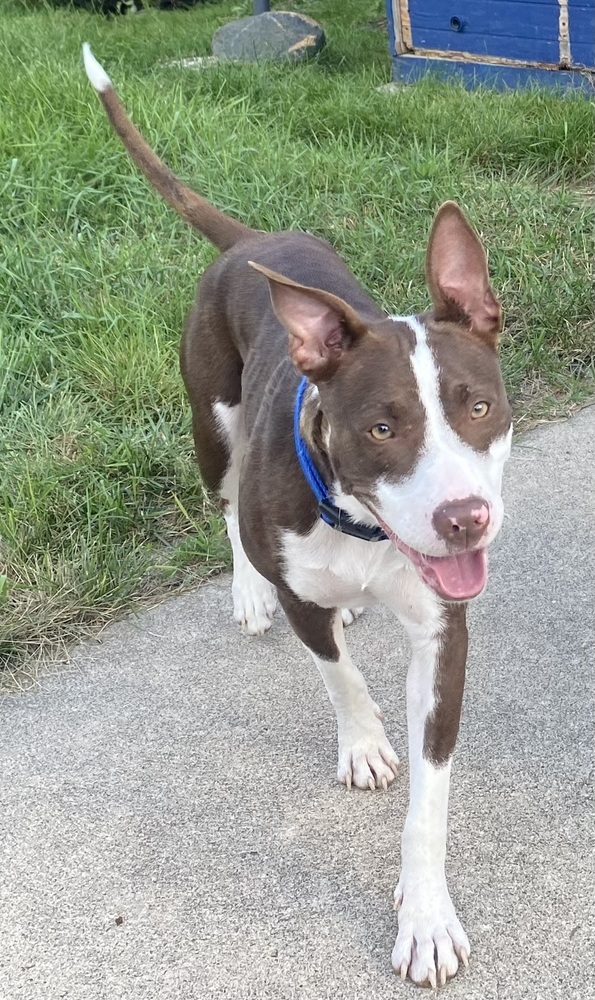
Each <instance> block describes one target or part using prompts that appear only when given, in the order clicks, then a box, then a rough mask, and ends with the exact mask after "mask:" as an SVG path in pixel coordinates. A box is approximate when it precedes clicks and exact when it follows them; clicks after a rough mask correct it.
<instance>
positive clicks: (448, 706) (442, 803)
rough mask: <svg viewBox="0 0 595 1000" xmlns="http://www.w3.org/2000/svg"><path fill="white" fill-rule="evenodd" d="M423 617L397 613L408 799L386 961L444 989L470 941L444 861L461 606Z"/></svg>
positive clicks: (463, 649) (458, 693)
mask: <svg viewBox="0 0 595 1000" xmlns="http://www.w3.org/2000/svg"><path fill="white" fill-rule="evenodd" d="M433 610H434V611H435V612H436V614H435V615H431V616H430V620H432V619H433V624H431V625H429V624H428V621H427V620H424V621H423V623H420V621H419V620H418V621H417V622H415V621H414V620H412V618H411V617H410V616H409V615H402V616H401V617H402V619H403V621H404V622H405V625H406V627H407V630H408V632H409V635H410V638H411V641H412V645H413V659H412V662H411V666H410V668H409V673H408V675H407V727H408V731H409V767H410V799H409V812H408V814H407V819H406V822H405V829H404V831H403V840H402V852H401V877H400V879H399V883H398V885H397V888H396V890H395V905H396V906H397V907H398V908H399V933H398V936H397V940H396V943H395V947H394V950H393V954H392V963H393V966H394V968H395V970H396V971H397V972H399V973H400V974H401V977H402V978H403V979H404V978H406V976H407V975H409V976H410V977H411V979H412V980H413V981H414V982H415V983H418V984H420V985H422V984H425V985H428V984H429V985H431V986H433V987H435V986H436V985H437V983H441V984H444V983H445V982H446V980H447V979H449V978H450V977H451V976H454V975H455V973H456V971H457V969H458V967H459V961H462V962H463V963H464V964H465V965H467V962H468V956H469V951H470V948H469V941H468V939H467V935H466V934H465V932H464V930H463V928H462V927H461V924H460V923H459V920H458V918H457V916H456V913H455V910H454V906H453V904H452V902H451V899H450V895H449V892H448V888H447V885H446V876H445V871H444V864H445V858H446V827H447V814H448V791H449V783H450V771H451V759H452V754H453V751H454V748H455V742H456V738H457V732H458V728H459V719H460V713H461V702H462V697H463V687H464V683H465V662H466V657H467V627H466V622H465V612H466V607H465V605H454V604H452V605H445V606H443V607H439V606H438V607H436V608H435V609H433Z"/></svg>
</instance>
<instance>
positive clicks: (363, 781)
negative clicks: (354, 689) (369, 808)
mask: <svg viewBox="0 0 595 1000" xmlns="http://www.w3.org/2000/svg"><path fill="white" fill-rule="evenodd" d="M372 707H373V713H372V714H371V717H370V718H369V719H368V720H367V721H366V722H365V723H364V724H362V723H361V722H355V721H353V720H350V721H349V722H347V723H346V724H344V725H341V724H340V725H339V766H338V768H337V778H338V779H339V781H340V782H342V783H343V784H344V785H347V788H351V786H352V785H355V787H356V788H364V789H367V788H369V789H370V791H374V789H375V788H383V789H384V790H385V791H386V789H387V788H388V786H389V785H392V783H393V781H394V780H395V776H396V774H397V772H398V768H399V758H398V757H397V755H396V753H395V751H394V750H393V748H392V747H391V745H390V743H389V742H388V740H387V738H386V735H385V733H384V728H383V726H382V723H381V722H380V721H379V716H380V712H379V709H378V706H377V705H374V703H372Z"/></svg>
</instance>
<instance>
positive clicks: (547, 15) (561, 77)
mask: <svg viewBox="0 0 595 1000" xmlns="http://www.w3.org/2000/svg"><path fill="white" fill-rule="evenodd" d="M386 9H387V14H388V22H389V35H390V47H391V55H392V60H393V79H395V80H398V81H403V82H407V81H413V80H417V79H420V77H422V76H425V75H426V74H427V73H437V74H439V75H442V76H448V77H451V78H452V77H460V78H462V79H463V81H464V82H466V83H469V84H471V85H476V84H478V83H488V84H490V85H493V86H498V87H518V86H522V85H527V84H529V85H535V84H538V85H546V86H554V87H555V86H557V87H564V88H568V87H579V88H581V89H586V90H588V91H590V92H591V93H592V94H594V95H595V0H386Z"/></svg>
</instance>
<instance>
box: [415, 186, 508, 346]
mask: <svg viewBox="0 0 595 1000" xmlns="http://www.w3.org/2000/svg"><path fill="white" fill-rule="evenodd" d="M427 274H428V282H429V285H430V290H431V292H432V298H433V300H434V308H435V311H436V315H437V316H438V317H439V318H441V319H455V320H456V319H460V316H458V315H457V312H458V313H460V312H462V313H464V314H465V316H467V317H468V319H469V321H470V322H471V328H472V330H475V331H476V332H477V333H481V334H495V333H497V332H498V331H499V329H500V305H499V303H498V300H497V298H496V296H495V295H494V293H493V291H492V289H491V287H490V279H489V276H488V269H487V261H486V255H485V251H484V249H483V247H482V245H481V242H480V240H479V238H478V236H477V234H476V233H475V232H474V231H473V229H472V228H471V226H470V225H469V223H468V222H467V220H466V218H465V216H464V215H463V213H462V212H461V210H460V208H459V207H458V206H457V205H455V204H453V203H447V204H445V205H443V206H442V208H441V209H439V211H438V213H437V215H436V219H435V222H434V227H433V230H432V234H431V236H430V244H429V248H428V263H427ZM453 306H454V307H455V308H454V309H453Z"/></svg>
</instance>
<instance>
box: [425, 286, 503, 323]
mask: <svg viewBox="0 0 595 1000" xmlns="http://www.w3.org/2000/svg"><path fill="white" fill-rule="evenodd" d="M440 289H441V291H442V292H443V294H444V295H445V296H446V298H448V299H450V300H451V301H452V302H454V303H455V304H456V305H457V306H458V307H459V308H460V309H462V311H463V312H464V313H465V315H466V316H468V317H469V319H470V320H471V325H472V327H473V329H474V330H477V332H478V333H492V332H494V331H497V330H499V329H500V305H499V303H498V300H497V299H496V296H495V295H494V293H493V292H492V290H491V288H489V287H488V288H485V285H484V284H483V283H482V284H481V285H479V286H478V287H474V285H473V284H472V283H463V282H458V283H454V282H451V283H449V284H444V285H442V284H441V285H440Z"/></svg>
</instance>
